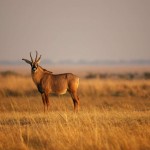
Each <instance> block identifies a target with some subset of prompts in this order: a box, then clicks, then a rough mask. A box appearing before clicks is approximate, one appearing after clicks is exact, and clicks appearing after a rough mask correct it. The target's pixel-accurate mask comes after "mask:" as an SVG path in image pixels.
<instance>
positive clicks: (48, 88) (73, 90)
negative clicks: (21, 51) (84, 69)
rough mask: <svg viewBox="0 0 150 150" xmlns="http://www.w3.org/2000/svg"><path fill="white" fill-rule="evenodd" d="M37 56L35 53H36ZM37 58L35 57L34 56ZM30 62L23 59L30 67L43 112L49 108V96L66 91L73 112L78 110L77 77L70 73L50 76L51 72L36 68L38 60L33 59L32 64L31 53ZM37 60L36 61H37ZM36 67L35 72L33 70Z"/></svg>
mask: <svg viewBox="0 0 150 150" xmlns="http://www.w3.org/2000/svg"><path fill="white" fill-rule="evenodd" d="M36 54H37V53H36ZM36 56H37V55H36ZM30 57H31V61H29V60H27V59H23V60H24V61H25V62H26V63H29V64H30V65H31V75H32V79H33V81H34V83H35V85H36V86H37V88H38V91H39V92H40V93H41V96H42V100H43V104H44V112H45V108H46V106H47V110H48V108H49V94H50V93H55V94H58V95H59V94H65V93H66V91H68V92H69V93H70V95H71V97H72V100H73V103H74V110H75V111H76V110H78V107H79V97H78V95H77V89H78V85H79V77H77V76H75V75H74V74H72V73H64V74H52V72H50V71H48V70H46V69H43V68H42V67H41V66H38V63H39V60H40V59H37V57H36V59H35V61H34V62H33V59H32V56H31V53H30ZM40 57H41V56H40ZM37 60H38V61H37ZM34 66H36V70H35V71H34V70H33V68H34Z"/></svg>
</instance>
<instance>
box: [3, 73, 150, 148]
mask: <svg viewBox="0 0 150 150" xmlns="http://www.w3.org/2000/svg"><path fill="white" fill-rule="evenodd" d="M134 76H136V77H134ZM149 77H150V74H149V73H145V74H144V76H142V75H141V76H140V75H139V76H138V74H125V75H124V76H123V74H122V75H119V76H115V75H114V74H113V75H107V74H101V75H99V74H96V75H95V74H88V75H87V76H86V77H81V78H80V86H79V90H78V93H79V97H80V110H79V112H76V113H75V112H74V111H73V102H72V100H71V97H70V95H69V94H66V95H61V96H56V95H51V96H50V110H49V111H48V112H46V113H44V111H43V103H42V99H41V96H40V94H39V93H38V91H37V89H36V87H35V85H34V83H33V81H32V78H31V76H30V75H22V74H21V75H20V74H18V73H15V72H1V73H0V149H1V150H13V149H14V150H148V149H150V78H149Z"/></svg>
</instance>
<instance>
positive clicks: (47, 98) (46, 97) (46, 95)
mask: <svg viewBox="0 0 150 150" xmlns="http://www.w3.org/2000/svg"><path fill="white" fill-rule="evenodd" d="M48 96H49V95H48V94H45V100H46V105H47V110H48V109H49V97H48Z"/></svg>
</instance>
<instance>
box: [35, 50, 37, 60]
mask: <svg viewBox="0 0 150 150" xmlns="http://www.w3.org/2000/svg"><path fill="white" fill-rule="evenodd" d="M37 57H38V52H37V51H36V57H35V61H37Z"/></svg>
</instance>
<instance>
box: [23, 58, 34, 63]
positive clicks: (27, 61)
mask: <svg viewBox="0 0 150 150" xmlns="http://www.w3.org/2000/svg"><path fill="white" fill-rule="evenodd" d="M22 60H24V61H25V62H26V63H27V64H30V65H32V62H31V61H29V60H27V59H24V58H22Z"/></svg>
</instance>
